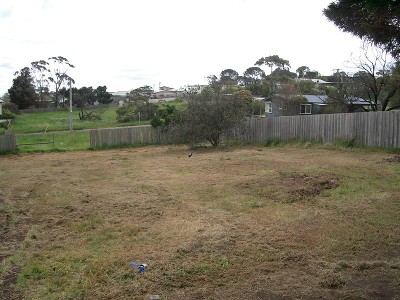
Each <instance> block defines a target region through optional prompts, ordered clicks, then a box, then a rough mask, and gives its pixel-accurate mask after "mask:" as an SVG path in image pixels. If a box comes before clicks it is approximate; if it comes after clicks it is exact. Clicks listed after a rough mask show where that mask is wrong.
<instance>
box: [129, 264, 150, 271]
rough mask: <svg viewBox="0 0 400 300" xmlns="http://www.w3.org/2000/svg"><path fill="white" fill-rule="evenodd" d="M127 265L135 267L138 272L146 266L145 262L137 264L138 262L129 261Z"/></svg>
mask: <svg viewBox="0 0 400 300" xmlns="http://www.w3.org/2000/svg"><path fill="white" fill-rule="evenodd" d="M129 265H130V266H131V267H135V268H137V269H138V271H139V273H143V272H144V270H145V269H146V267H147V264H138V263H135V262H131V263H130V264H129Z"/></svg>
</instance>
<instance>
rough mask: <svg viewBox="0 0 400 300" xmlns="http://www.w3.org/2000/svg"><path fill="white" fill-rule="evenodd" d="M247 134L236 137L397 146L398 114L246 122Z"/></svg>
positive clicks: (398, 133) (385, 146) (399, 136)
mask: <svg viewBox="0 0 400 300" xmlns="http://www.w3.org/2000/svg"><path fill="white" fill-rule="evenodd" d="M248 125H249V128H250V130H249V132H248V133H246V134H244V135H240V134H235V137H236V139H239V140H244V141H248V142H264V141H268V140H281V141H288V140H292V139H303V140H307V141H315V140H318V141H322V142H323V143H333V142H335V141H337V140H354V141H355V143H356V144H357V145H360V146H367V147H382V148H399V147H400V111H385V112H368V113H345V114H321V115H309V116H288V117H278V118H268V117H267V118H260V119H255V118H252V119H249V120H248Z"/></svg>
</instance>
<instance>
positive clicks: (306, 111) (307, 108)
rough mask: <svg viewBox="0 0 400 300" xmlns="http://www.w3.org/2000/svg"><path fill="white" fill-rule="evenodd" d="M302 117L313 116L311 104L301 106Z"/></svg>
mask: <svg viewBox="0 0 400 300" xmlns="http://www.w3.org/2000/svg"><path fill="white" fill-rule="evenodd" d="M300 114H301V115H311V104H300Z"/></svg>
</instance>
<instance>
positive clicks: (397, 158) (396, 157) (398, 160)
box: [384, 155, 400, 164]
mask: <svg viewBox="0 0 400 300" xmlns="http://www.w3.org/2000/svg"><path fill="white" fill-rule="evenodd" d="M384 161H386V162H389V163H396V164H400V155H394V156H393V157H390V158H386V159H385V160H384Z"/></svg>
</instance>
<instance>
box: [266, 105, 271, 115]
mask: <svg viewBox="0 0 400 300" xmlns="http://www.w3.org/2000/svg"><path fill="white" fill-rule="evenodd" d="M265 112H266V113H269V114H271V113H272V103H271V102H265Z"/></svg>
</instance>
